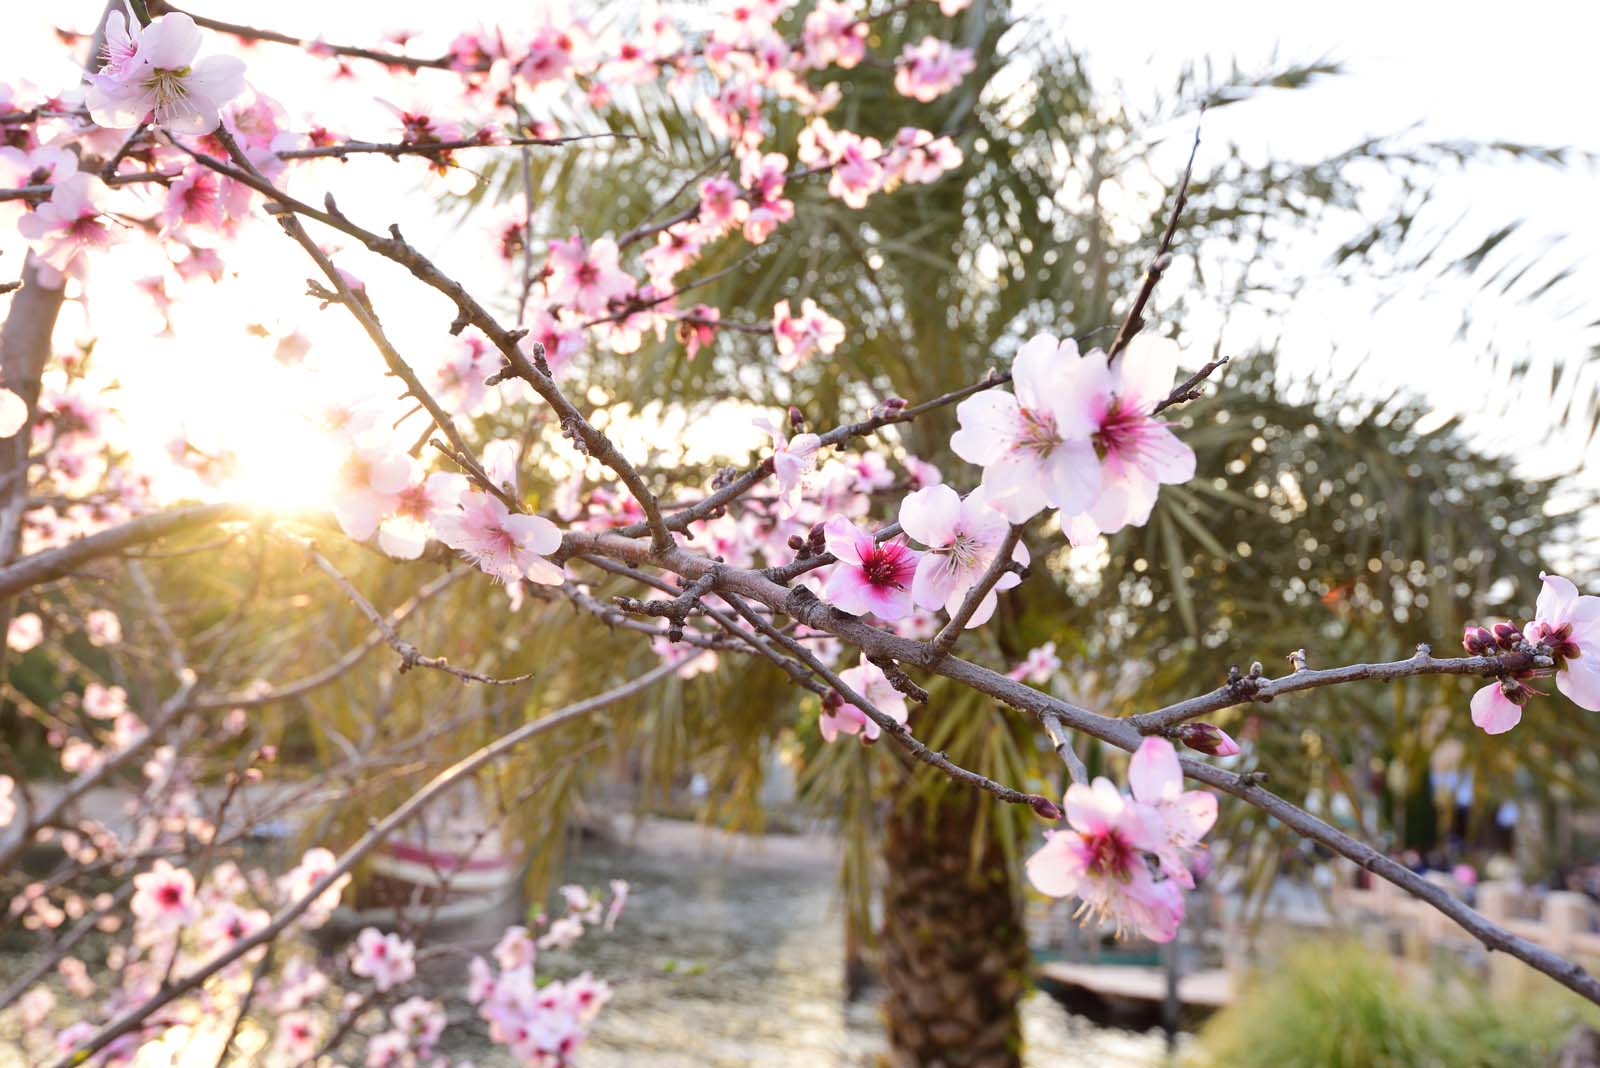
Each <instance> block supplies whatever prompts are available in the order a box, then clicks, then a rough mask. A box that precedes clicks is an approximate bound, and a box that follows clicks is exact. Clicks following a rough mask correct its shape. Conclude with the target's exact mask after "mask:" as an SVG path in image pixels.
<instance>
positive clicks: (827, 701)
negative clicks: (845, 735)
mask: <svg viewBox="0 0 1600 1068" xmlns="http://www.w3.org/2000/svg"><path fill="white" fill-rule="evenodd" d="M843 706H844V698H843V697H841V696H839V691H838V690H829V691H828V692H827V693H825V694H823V695H822V707H823V708H826V709H827V710H828V711H829V712H832V711H833V710H834V709H836V708H841V707H843Z"/></svg>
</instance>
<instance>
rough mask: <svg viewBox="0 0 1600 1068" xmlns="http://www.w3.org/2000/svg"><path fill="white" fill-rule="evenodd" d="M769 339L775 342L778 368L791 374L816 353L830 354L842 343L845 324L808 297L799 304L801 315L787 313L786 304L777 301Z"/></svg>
mask: <svg viewBox="0 0 1600 1068" xmlns="http://www.w3.org/2000/svg"><path fill="white" fill-rule="evenodd" d="M772 336H773V337H774V338H776V339H777V342H778V357H779V359H778V369H779V370H782V371H793V370H794V369H795V368H796V367H799V366H800V365H801V364H803V363H805V362H806V361H807V360H809V359H811V357H812V356H813V355H815V354H816V353H819V352H820V353H822V354H823V355H824V356H826V355H828V354H830V353H832V352H833V350H834V349H837V348H838V347H839V343H840V342H841V341H843V340H844V324H843V323H841V322H840V321H839V320H837V319H835V318H834V317H833V316H831V315H829V314H828V313H827V312H825V311H823V310H822V309H821V308H819V307H817V302H816V301H814V300H812V299H811V298H810V297H807V298H806V299H805V300H803V301H801V302H800V314H799V315H794V314H791V312H790V311H789V302H788V301H787V300H780V301H778V303H777V304H775V305H773V307H772Z"/></svg>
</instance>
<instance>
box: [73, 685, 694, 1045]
mask: <svg viewBox="0 0 1600 1068" xmlns="http://www.w3.org/2000/svg"><path fill="white" fill-rule="evenodd" d="M673 670H674V667H673V665H671V664H662V665H660V666H659V667H655V668H652V669H651V670H649V671H647V672H645V673H644V674H643V675H640V676H638V677H637V678H635V679H632V680H630V681H628V682H625V683H623V684H622V685H620V686H616V687H613V688H612V689H610V690H607V691H605V692H604V693H600V694H597V695H595V696H594V697H589V698H585V699H584V700H582V701H577V702H575V703H573V704H570V705H567V706H566V707H565V708H561V709H558V710H557V711H555V712H551V713H549V714H548V715H545V716H541V717H540V718H538V719H536V720H534V721H533V722H531V723H526V724H524V725H522V726H521V727H518V728H517V729H516V730H514V731H511V732H509V733H507V734H504V735H502V736H500V737H499V738H497V739H495V740H494V741H493V742H490V743H489V744H488V745H485V746H483V747H482V748H481V749H479V750H477V751H476V752H474V753H473V754H472V755H471V756H469V757H466V758H465V759H463V760H461V761H458V762H457V763H456V764H454V765H452V766H451V767H449V768H447V769H446V770H444V771H442V772H440V773H439V774H438V775H435V776H434V777H433V778H432V779H430V780H429V781H428V784H427V785H426V786H424V787H422V789H420V790H418V791H417V792H416V793H415V794H413V795H411V797H410V798H408V799H407V800H406V801H404V802H403V803H402V804H400V805H399V806H398V807H397V808H395V809H394V811H392V812H390V813H389V814H388V815H387V816H385V817H384V818H383V819H381V820H379V821H378V822H377V823H375V824H373V825H372V829H371V830H369V831H367V833H366V834H364V835H362V836H361V838H360V839H359V840H357V841H356V843H355V844H354V845H352V846H351V847H350V848H349V849H347V850H345V852H344V854H343V855H342V856H340V857H339V859H338V860H337V861H336V862H335V863H334V864H333V865H332V867H330V868H329V869H328V871H327V873H326V874H324V875H323V877H322V878H321V879H319V880H317V882H316V883H315V884H314V885H313V886H312V887H311V888H310V889H309V890H307V891H306V893H304V894H303V895H301V896H300V897H299V898H296V899H295V900H294V901H291V902H290V903H289V904H287V905H285V906H284V907H283V908H282V909H280V910H279V911H278V913H277V915H275V916H273V918H272V922H270V923H268V924H266V925H264V926H263V927H262V928H261V929H260V930H258V931H256V932H254V933H252V934H250V935H248V936H246V937H244V938H241V939H239V940H238V941H236V942H234V943H233V945H232V947H231V948H229V949H228V950H227V951H225V952H223V953H220V954H218V955H217V956H215V957H213V958H211V960H209V961H207V962H206V963H205V964H202V965H200V966H199V967H197V968H195V969H194V970H193V971H191V972H187V973H185V974H183V975H181V976H177V977H174V978H172V979H171V980H169V981H168V982H166V983H164V984H162V985H161V986H160V987H159V988H157V990H156V991H155V992H154V993H152V994H151V995H150V996H149V997H147V998H145V999H144V1000H143V1001H142V1002H140V1003H139V1004H137V1005H132V1006H129V1007H128V1008H127V1009H125V1010H124V1011H123V1012H121V1013H120V1014H118V1015H117V1016H116V1017H114V1018H113V1019H111V1020H110V1021H108V1022H107V1023H106V1024H104V1025H103V1026H102V1027H101V1028H100V1029H99V1030H98V1031H96V1032H95V1033H94V1034H92V1035H90V1036H88V1037H87V1038H85V1039H84V1040H83V1041H81V1042H79V1043H78V1044H77V1045H75V1046H74V1047H73V1048H72V1049H71V1050H70V1051H68V1052H67V1053H65V1054H64V1055H63V1056H62V1057H61V1058H60V1060H58V1061H56V1062H55V1066H54V1068H73V1066H74V1065H78V1064H82V1063H84V1062H85V1061H86V1060H87V1059H88V1058H89V1057H91V1056H93V1055H94V1054H95V1053H98V1052H99V1051H100V1050H102V1049H104V1048H105V1047H106V1045H108V1044H109V1043H111V1042H114V1041H116V1040H117V1039H118V1038H120V1037H121V1036H123V1035H125V1034H127V1033H128V1032H129V1031H131V1030H133V1029H134V1028H136V1027H138V1026H139V1025H140V1024H141V1023H142V1022H143V1021H144V1020H145V1019H146V1018H147V1017H149V1015H150V1014H151V1013H153V1012H155V1011H156V1010H157V1009H160V1008H161V1007H162V1006H164V1005H166V1004H168V1003H170V1002H171V1001H173V1000H174V999H175V998H178V997H181V996H182V995H183V994H185V993H187V992H188V991H190V990H193V989H195V988H196V987H198V986H199V985H200V984H201V983H204V982H205V981H206V980H207V979H209V978H211V977H212V976H213V975H215V974H217V973H218V972H219V971H221V970H222V969H224V968H226V967H227V966H228V965H230V964H232V963H233V962H234V961H236V960H239V959H240V958H241V957H243V956H244V955H245V954H247V953H249V952H250V951H251V950H253V949H255V948H256V947H257V946H261V945H265V944H267V943H268V942H271V941H273V940H274V939H276V938H277V937H278V936H279V935H281V934H283V932H284V931H285V930H287V929H288V927H289V925H290V924H292V923H293V922H294V921H295V920H296V919H298V918H299V917H300V916H301V914H303V913H304V912H305V911H306V909H308V908H310V907H311V904H312V902H314V901H316V900H317V898H319V897H321V896H322V894H323V893H324V892H326V891H327V890H328V889H329V888H331V887H332V886H333V885H334V884H335V883H336V882H338V881H339V879H340V878H341V877H343V876H344V875H346V874H348V873H349V872H350V871H351V869H353V868H354V867H355V866H356V865H357V864H358V863H360V862H361V860H362V859H363V858H364V857H366V855H367V854H368V853H370V852H372V850H374V849H376V848H377V847H378V845H379V844H381V843H382V842H383V841H384V840H385V839H386V838H388V837H389V835H391V834H393V833H394V831H395V830H396V829H398V828H399V827H400V826H401V825H402V824H404V823H405V822H406V821H407V820H409V819H410V818H411V817H413V816H415V815H417V814H418V813H419V812H421V811H422V810H423V809H424V808H426V807H427V806H428V805H430V804H432V803H433V802H434V801H435V800H436V799H438V798H439V797H440V796H441V795H443V794H445V793H447V792H449V791H450V790H451V789H453V788H454V787H455V786H457V785H458V784H459V783H461V782H462V781H463V780H464V779H466V778H467V776H469V775H471V774H472V773H473V772H475V771H477V770H478V769H479V768H481V767H483V766H485V765H487V764H490V763H492V762H494V761H496V760H499V759H500V758H502V757H504V756H507V755H509V754H510V753H511V752H513V751H514V750H516V748H517V747H518V746H520V745H521V744H522V743H523V742H526V741H528V740H529V739H530V738H534V737H536V736H538V735H540V734H544V733H546V732H547V731H550V730H553V729H555V728H556V727H560V726H564V725H565V724H568V723H571V722H573V721H574V720H577V719H580V718H582V717H583V716H586V715H589V714H590V713H593V712H597V711H599V710H600V709H602V708H607V707H609V706H611V705H614V704H616V703H617V702H619V701H623V700H626V699H627V698H629V697H632V696H634V695H635V694H637V693H639V692H641V691H643V690H645V689H647V688H648V687H649V686H650V685H651V684H653V683H655V682H657V681H658V680H660V679H662V678H665V677H666V676H667V675H669V674H671V673H672V671H673Z"/></svg>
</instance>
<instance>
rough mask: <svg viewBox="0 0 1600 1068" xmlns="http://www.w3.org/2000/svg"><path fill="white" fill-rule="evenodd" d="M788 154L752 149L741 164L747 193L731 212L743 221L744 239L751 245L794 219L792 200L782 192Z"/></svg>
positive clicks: (741, 175) (760, 241) (741, 173)
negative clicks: (765, 152) (762, 152)
mask: <svg viewBox="0 0 1600 1068" xmlns="http://www.w3.org/2000/svg"><path fill="white" fill-rule="evenodd" d="M788 167H789V160H788V157H786V156H784V155H782V154H781V153H777V152H768V153H767V154H766V155H764V156H763V155H761V154H759V153H756V152H752V153H750V154H749V155H747V156H745V157H744V161H743V162H742V163H741V164H740V178H741V179H742V181H743V182H744V186H745V189H746V190H747V194H746V196H745V198H744V199H742V200H739V201H736V202H735V203H734V215H735V216H736V217H737V218H738V219H739V220H740V221H741V222H742V223H743V224H744V239H745V240H746V241H748V242H750V243H751V244H752V245H759V244H761V243H762V242H763V241H765V240H766V239H767V238H768V237H769V236H770V235H771V234H772V231H773V230H775V229H777V227H778V225H779V224H780V223H786V222H788V221H789V220H790V219H792V218H794V201H792V200H788V199H786V198H785V197H784V195H783V187H784V183H785V182H786V181H787V180H788V173H787V172H788Z"/></svg>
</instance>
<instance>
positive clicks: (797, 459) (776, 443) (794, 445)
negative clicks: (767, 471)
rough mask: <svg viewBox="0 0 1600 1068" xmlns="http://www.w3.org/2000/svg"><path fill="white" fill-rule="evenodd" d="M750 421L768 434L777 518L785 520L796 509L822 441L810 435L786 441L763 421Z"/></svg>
mask: <svg viewBox="0 0 1600 1068" xmlns="http://www.w3.org/2000/svg"><path fill="white" fill-rule="evenodd" d="M754 422H755V425H756V426H757V427H759V428H760V429H762V430H765V431H766V432H767V433H768V434H770V435H772V445H773V449H772V470H773V473H774V474H775V475H777V478H778V515H779V516H781V517H782V518H784V519H787V518H789V517H791V516H793V515H794V513H795V509H796V508H798V507H799V504H800V495H801V493H802V492H803V491H804V488H805V485H806V482H807V480H808V479H809V478H810V477H811V474H812V472H814V471H815V470H816V469H817V450H818V449H820V448H822V439H821V438H820V437H818V436H817V435H816V434H810V433H806V434H796V435H795V436H794V437H792V438H790V437H788V436H787V435H785V434H784V432H783V431H782V430H781V429H779V428H778V427H777V426H775V425H774V424H773V423H771V422H769V421H768V420H766V419H757V420H755V421H754Z"/></svg>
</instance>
